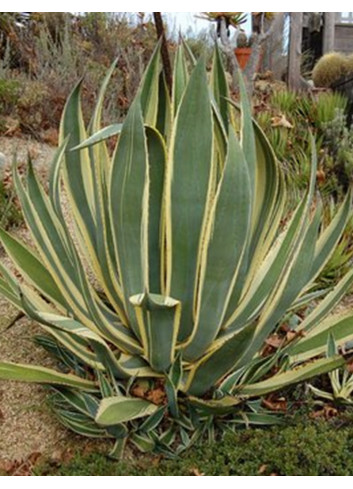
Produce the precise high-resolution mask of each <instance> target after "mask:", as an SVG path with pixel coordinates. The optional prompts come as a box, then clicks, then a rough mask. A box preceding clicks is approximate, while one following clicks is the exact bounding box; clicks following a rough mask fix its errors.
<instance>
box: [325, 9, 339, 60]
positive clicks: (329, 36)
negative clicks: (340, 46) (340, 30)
mask: <svg viewBox="0 0 353 489" xmlns="http://www.w3.org/2000/svg"><path fill="white" fill-rule="evenodd" d="M335 14H336V13H335V12H324V40H323V53H324V54H325V53H330V52H331V51H333V50H334V49H335V20H336V16H335Z"/></svg>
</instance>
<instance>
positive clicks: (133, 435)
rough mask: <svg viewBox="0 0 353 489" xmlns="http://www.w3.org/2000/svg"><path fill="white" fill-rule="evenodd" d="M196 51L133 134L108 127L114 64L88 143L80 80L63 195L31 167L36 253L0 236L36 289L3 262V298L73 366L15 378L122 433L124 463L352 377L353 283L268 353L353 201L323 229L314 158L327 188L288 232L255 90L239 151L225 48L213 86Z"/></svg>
mask: <svg viewBox="0 0 353 489" xmlns="http://www.w3.org/2000/svg"><path fill="white" fill-rule="evenodd" d="M185 50H186V47H185V46H183V45H182V46H180V48H179V50H178V52H177V54H176V59H175V67H174V87H173V93H172V97H171V99H169V95H168V91H167V89H166V85H165V82H164V79H163V75H162V74H161V69H160V54H159V49H158V48H157V49H156V51H155V53H154V55H153V57H152V59H151V61H150V63H149V66H148V68H147V71H146V73H145V75H144V79H143V81H142V84H141V87H140V90H139V92H138V94H137V96H136V98H135V100H134V102H133V104H132V105H131V108H130V110H129V113H128V115H127V117H126V120H125V121H124V123H123V125H122V126H119V125H112V126H109V127H108V128H105V129H100V114H101V108H102V100H103V96H104V91H105V88H106V85H107V83H108V80H109V76H110V75H111V73H112V70H113V69H114V67H112V68H111V70H110V72H109V73H108V76H107V78H106V80H105V81H104V84H103V88H102V90H101V92H100V95H99V97H98V101H97V105H96V109H95V112H94V114H93V118H92V121H91V123H90V125H89V127H88V133H87V132H86V129H85V127H84V123H83V119H82V114H81V109H80V85H78V86H77V87H76V88H75V89H74V91H73V92H72V94H71V96H70V98H69V100H68V102H67V104H66V108H65V111H64V114H63V118H62V124H61V144H60V147H59V149H58V151H57V153H56V156H55V158H54V161H53V163H52V169H51V175H50V185H49V192H48V194H47V193H46V192H45V191H44V190H43V187H42V186H41V184H40V183H39V181H38V179H37V177H36V175H35V172H34V171H33V168H32V165H31V162H29V165H28V174H27V177H26V179H25V182H23V181H22V180H21V179H20V177H19V175H18V173H17V171H16V165H15V167H14V182H15V186H16V190H17V194H18V196H19V199H20V201H21V204H22V209H23V213H24V216H25V219H26V222H27V225H28V228H29V230H30V232H31V236H32V239H33V243H34V245H35V249H32V248H29V247H28V246H26V245H25V244H24V243H21V242H20V241H18V240H17V239H16V238H14V237H12V236H11V235H10V234H8V233H7V232H5V231H4V230H1V231H0V236H1V240H2V243H3V246H4V248H5V249H6V251H7V253H8V255H9V256H10V257H11V258H12V260H13V262H14V264H15V265H16V267H17V269H18V271H19V272H20V273H21V275H22V277H23V280H20V281H18V280H17V279H16V278H15V276H14V275H13V274H12V273H11V271H10V270H9V269H7V268H5V266H3V265H2V266H1V274H2V278H1V280H0V290H1V292H2V293H3V294H4V295H5V296H6V297H7V298H8V299H9V301H10V302H12V303H13V304H14V305H15V306H17V307H18V308H19V309H22V310H23V311H24V312H25V313H26V314H27V315H28V316H29V317H30V318H32V319H34V320H36V321H37V322H38V323H39V324H40V325H41V326H42V327H43V330H44V332H45V333H46V334H45V335H43V336H41V337H40V338H39V339H38V341H39V342H40V344H41V345H43V346H44V347H45V348H46V349H48V350H49V351H51V352H52V353H54V354H55V355H56V356H57V357H58V358H59V360H60V363H59V368H58V370H57V371H55V370H52V369H48V368H44V367H39V366H32V365H17V364H12V363H5V362H2V363H0V377H1V378H2V379H10V380H21V381H28V382H39V383H43V384H46V385H48V386H50V388H51V392H52V395H51V401H52V405H53V408H54V410H55V412H56V414H57V416H58V417H59V418H60V419H61V421H62V422H63V423H64V424H65V425H66V426H67V427H69V428H71V429H72V430H74V431H76V432H78V433H81V434H83V435H88V436H94V437H102V436H106V437H110V438H114V439H116V440H117V441H116V447H115V452H114V453H115V454H119V453H121V450H122V447H123V446H124V444H125V442H126V440H127V439H130V440H131V441H132V442H133V443H135V444H136V445H137V446H138V447H139V448H140V449H142V450H145V451H148V450H156V451H159V452H162V453H167V454H171V453H172V452H173V450H174V451H177V452H179V451H180V450H183V449H185V448H186V447H187V446H189V445H190V444H192V443H194V442H195V441H196V440H197V439H199V438H200V437H202V436H203V435H204V433H205V432H206V433H208V435H209V436H210V437H211V438H212V437H213V436H214V433H216V432H217V430H219V431H222V430H225V429H234V428H235V427H236V426H237V425H238V424H239V423H246V424H248V423H257V424H264V423H268V422H271V421H273V418H272V417H271V416H270V415H268V414H267V413H266V412H264V411H263V410H262V409H261V406H260V402H259V401H258V399H259V396H262V395H264V394H266V393H270V392H273V391H276V390H278V389H282V388H284V387H286V386H288V385H290V384H293V383H295V382H299V381H303V380H305V379H308V378H311V377H313V376H315V375H317V374H321V373H324V372H327V371H330V370H332V369H335V368H338V367H340V366H342V365H344V364H345V358H344V357H343V356H342V355H340V354H335V355H332V356H330V357H328V358H327V357H326V356H325V355H324V354H325V350H326V342H327V336H328V334H329V333H330V332H331V331H334V334H335V338H336V342H337V345H344V344H345V343H346V341H348V340H350V339H352V338H353V316H352V315H345V316H343V317H340V316H339V317H328V314H329V312H330V311H331V309H332V308H333V307H334V306H335V305H336V304H337V302H338V301H339V300H340V298H341V297H342V296H343V294H344V293H345V292H346V290H347V289H348V288H349V287H350V285H351V284H352V282H353V271H352V272H350V273H349V274H348V275H346V276H345V277H344V278H343V279H342V281H341V282H340V283H339V284H338V285H337V286H336V288H335V289H333V290H332V291H331V292H330V293H329V295H327V296H326V297H325V298H324V299H323V300H322V301H321V302H319V303H318V305H317V306H316V308H315V309H313V310H312V311H311V313H310V314H309V315H308V316H307V317H306V318H305V319H304V320H303V321H302V322H301V323H300V324H299V325H298V327H297V331H296V332H294V333H295V334H294V335H293V334H292V335H286V334H283V335H282V336H280V338H281V345H280V346H279V348H277V349H272V350H271V351H269V350H268V348H264V345H265V342H266V340H267V339H268V338H269V337H270V336H271V335H273V334H274V333H277V332H278V331H279V328H280V326H281V323H282V321H283V318H288V316H290V314H291V313H292V311H295V310H296V309H297V308H301V307H303V305H305V304H307V303H308V302H309V301H310V300H311V299H312V298H313V297H317V295H318V294H317V292H315V293H314V294H312V293H311V286H312V284H313V283H314V281H315V278H316V277H317V276H318V274H319V273H320V271H321V270H322V268H323V266H324V265H325V263H326V261H327V260H328V258H329V257H330V255H331V253H332V251H333V249H334V246H335V244H336V243H337V241H338V240H339V238H340V236H341V233H342V231H343V229H344V226H345V223H346V221H347V217H348V214H349V211H350V202H351V196H350V195H348V196H347V198H346V199H345V202H344V203H343V204H342V206H341V207H340V209H339V210H338V212H337V214H336V216H335V217H334V218H333V220H332V222H331V223H330V224H329V225H328V226H327V228H326V229H325V230H323V229H321V228H320V215H321V204H320V201H319V198H314V193H315V192H314V190H315V174H316V167H315V165H316V159H315V154H314V157H313V161H312V177H311V183H310V188H309V189H308V191H307V194H306V196H305V197H304V198H303V199H302V201H301V202H300V204H299V205H298V207H297V208H296V210H295V212H294V213H293V214H292V216H291V218H290V219H289V220H288V222H287V224H286V225H285V226H284V225H283V222H285V221H286V213H285V208H286V193H285V188H284V178H283V176H282V173H281V171H280V169H279V166H278V164H277V161H276V158H275V155H274V154H273V152H272V149H271V147H270V146H269V144H268V142H267V140H266V138H265V137H264V135H263V133H262V131H261V130H260V129H259V127H258V126H257V124H256V123H255V122H253V121H252V119H251V113H250V106H249V102H248V100H247V99H246V96H245V95H244V93H245V90H244V88H243V83H242V82H241V91H242V102H241V129H240V139H239V135H238V134H237V132H236V130H235V129H234V125H233V124H234V121H235V120H236V119H237V113H238V108H237V107H235V106H234V105H233V104H232V102H230V100H229V95H228V90H227V83H226V77H225V73H224V70H223V67H222V63H221V57H220V54H219V52H218V51H217V49H216V50H215V54H214V62H213V68H212V73H211V76H210V80H211V82H210V86H209V85H208V82H207V73H206V68H205V64H204V62H203V61H202V60H200V61H199V62H198V63H197V64H195V62H194V60H193V58H192V55H191V54H190V52H188V51H185ZM194 65H195V66H194ZM190 66H191V68H190ZM189 71H191V74H190V73H189ZM112 134H118V142H117V145H116V149H115V151H114V153H113V155H112V157H111V158H110V157H109V154H108V151H107V148H106V145H105V139H106V138H107V137H109V136H110V135H112ZM313 147H314V145H313ZM313 151H314V152H315V150H314V149H313ZM62 192H64V193H65V194H66V197H67V202H68V209H63V207H62V200H63V199H62ZM66 211H67V212H66ZM68 216H70V217H68ZM70 220H71V221H72V222H71V224H72V226H70V225H69V223H70ZM280 334H281V333H280V332H278V335H280ZM322 355H323V356H322ZM60 366H62V368H61V369H60ZM64 368H66V371H65V370H64Z"/></svg>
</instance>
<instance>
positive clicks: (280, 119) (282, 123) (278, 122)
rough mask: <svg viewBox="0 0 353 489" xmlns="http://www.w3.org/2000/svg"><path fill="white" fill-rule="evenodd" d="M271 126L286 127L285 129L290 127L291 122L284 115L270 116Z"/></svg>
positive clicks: (291, 126) (291, 125)
mask: <svg viewBox="0 0 353 489" xmlns="http://www.w3.org/2000/svg"><path fill="white" fill-rule="evenodd" d="M271 126H272V127H286V128H287V129H292V128H293V124H291V123H290V122H289V121H288V119H286V117H285V115H283V114H282V115H281V116H274V117H271Z"/></svg>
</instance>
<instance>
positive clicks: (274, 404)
mask: <svg viewBox="0 0 353 489" xmlns="http://www.w3.org/2000/svg"><path fill="white" fill-rule="evenodd" d="M262 405H263V406H264V407H265V408H267V409H269V410H270V411H287V400H286V399H285V398H284V397H278V398H276V397H275V396H274V395H269V396H268V397H267V398H266V399H263V400H262Z"/></svg>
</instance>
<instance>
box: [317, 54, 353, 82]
mask: <svg viewBox="0 0 353 489" xmlns="http://www.w3.org/2000/svg"><path fill="white" fill-rule="evenodd" d="M352 64H353V63H351V65H352ZM348 69H349V68H348V63H347V57H346V56H345V55H344V54H342V53H336V52H333V53H328V54H325V55H324V56H322V58H320V59H319V61H318V62H317V63H316V65H315V66H314V69H313V73H312V78H313V82H314V84H315V86H316V87H326V88H330V87H332V85H334V83H336V82H337V81H339V80H340V79H341V78H342V77H343V76H345V75H346V74H347V72H348Z"/></svg>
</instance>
